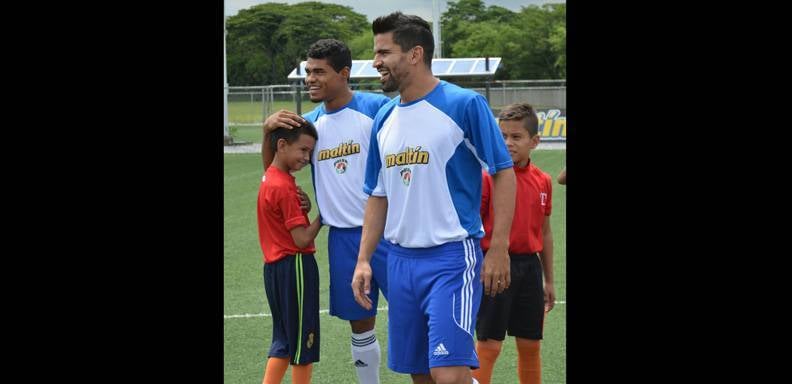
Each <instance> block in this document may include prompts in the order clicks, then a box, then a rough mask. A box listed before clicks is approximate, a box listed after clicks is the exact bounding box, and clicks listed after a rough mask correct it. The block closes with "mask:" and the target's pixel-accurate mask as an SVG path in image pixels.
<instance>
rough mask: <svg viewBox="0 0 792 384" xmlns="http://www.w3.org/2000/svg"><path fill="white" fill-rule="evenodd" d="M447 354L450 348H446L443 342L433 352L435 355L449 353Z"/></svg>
mask: <svg viewBox="0 0 792 384" xmlns="http://www.w3.org/2000/svg"><path fill="white" fill-rule="evenodd" d="M447 354H448V350H447V349H446V348H445V345H443V343H440V345H438V346H437V348H435V350H434V353H433V355H435V356H439V355H447Z"/></svg>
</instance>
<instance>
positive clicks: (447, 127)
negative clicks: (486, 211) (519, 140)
mask: <svg viewBox="0 0 792 384" xmlns="http://www.w3.org/2000/svg"><path fill="white" fill-rule="evenodd" d="M399 102H400V97H397V98H395V99H393V100H391V101H390V102H389V103H388V104H386V105H385V106H384V107H382V109H380V111H379V113H377V116H376V117H375V119H374V132H375V136H373V137H372V138H371V145H370V147H369V157H368V165H367V169H366V180H365V184H364V188H365V192H366V193H368V194H370V195H372V196H386V197H387V198H388V213H387V219H386V221H385V232H384V237H385V239H387V240H388V241H390V242H391V243H395V244H399V245H400V246H402V247H406V248H427V247H433V246H437V245H441V244H445V243H447V242H451V241H462V240H464V239H466V238H467V237H470V236H472V237H476V238H481V237H482V236H483V235H484V231H483V228H482V224H481V217H480V206H481V169H482V168H484V169H486V170H487V171H488V172H489V173H490V174H494V173H496V172H497V171H499V170H501V169H505V168H511V167H512V161H511V157H510V156H509V152H508V150H507V149H506V144H505V143H504V141H503V136H502V135H501V132H500V129H499V128H498V125H497V123H496V122H495V117H494V116H493V115H492V111H491V110H490V109H489V106H488V105H487V101H486V100H485V99H484V97H482V96H481V95H479V94H477V93H475V92H473V91H470V90H466V89H463V88H460V87H458V86H456V85H453V84H450V83H447V82H445V81H440V83H439V84H438V85H437V86H436V87H435V88H434V89H433V90H432V91H431V92H430V93H429V94H427V95H426V96H425V97H423V98H421V99H418V100H415V101H413V102H410V103H407V104H400V103H399ZM320 138H321V135H320Z"/></svg>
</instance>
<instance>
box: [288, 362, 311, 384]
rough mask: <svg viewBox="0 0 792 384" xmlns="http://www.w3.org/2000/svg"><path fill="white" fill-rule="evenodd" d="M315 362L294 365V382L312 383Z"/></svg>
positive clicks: (299, 383) (294, 383)
mask: <svg viewBox="0 0 792 384" xmlns="http://www.w3.org/2000/svg"><path fill="white" fill-rule="evenodd" d="M312 370H313V364H305V365H292V384H311V371H312Z"/></svg>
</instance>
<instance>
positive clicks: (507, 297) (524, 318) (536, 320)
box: [476, 253, 544, 341]
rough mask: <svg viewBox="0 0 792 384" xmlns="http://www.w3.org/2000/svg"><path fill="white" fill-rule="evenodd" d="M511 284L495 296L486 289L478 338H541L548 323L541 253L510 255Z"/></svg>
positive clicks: (477, 323) (478, 320) (478, 323)
mask: <svg viewBox="0 0 792 384" xmlns="http://www.w3.org/2000/svg"><path fill="white" fill-rule="evenodd" d="M510 256H511V257H510V259H511V285H510V286H509V288H508V289H506V290H505V291H503V293H501V294H499V295H496V296H495V297H491V296H487V295H485V294H484V291H483V290H482V299H481V307H479V312H478V316H477V320H476V339H478V340H487V339H493V340H498V341H503V339H504V338H505V335H506V331H508V332H509V336H516V337H520V338H524V339H531V340H541V339H542V329H543V326H544V284H543V282H542V263H541V262H540V260H539V254H538V253H533V254H522V255H515V254H511V255H510Z"/></svg>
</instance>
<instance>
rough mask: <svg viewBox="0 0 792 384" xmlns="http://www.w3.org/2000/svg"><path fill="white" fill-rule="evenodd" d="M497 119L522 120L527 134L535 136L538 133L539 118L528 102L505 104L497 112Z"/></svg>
mask: <svg viewBox="0 0 792 384" xmlns="http://www.w3.org/2000/svg"><path fill="white" fill-rule="evenodd" d="M498 119H500V120H516V121H519V120H522V122H523V127H524V128H525V129H526V130H527V131H528V134H529V135H530V136H531V137H534V136H536V134H537V133H539V118H538V117H536V112H535V111H534V109H533V107H532V106H531V104H528V103H515V104H510V105H507V106H506V107H505V108H503V110H502V111H501V112H500V114H498Z"/></svg>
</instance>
